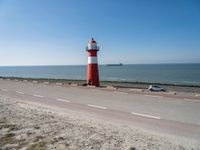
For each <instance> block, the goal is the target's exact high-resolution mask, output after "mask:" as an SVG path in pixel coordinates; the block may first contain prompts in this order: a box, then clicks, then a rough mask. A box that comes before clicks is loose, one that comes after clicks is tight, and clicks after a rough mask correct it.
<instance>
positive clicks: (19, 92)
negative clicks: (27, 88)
mask: <svg viewBox="0 0 200 150" xmlns="http://www.w3.org/2000/svg"><path fill="white" fill-rule="evenodd" d="M16 93H18V94H24V93H23V92H21V91H16Z"/></svg>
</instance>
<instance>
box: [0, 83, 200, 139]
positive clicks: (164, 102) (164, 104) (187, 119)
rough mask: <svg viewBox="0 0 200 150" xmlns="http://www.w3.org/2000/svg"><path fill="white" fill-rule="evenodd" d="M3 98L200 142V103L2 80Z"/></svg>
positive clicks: (1, 92) (0, 93)
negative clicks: (73, 112) (72, 111)
mask: <svg viewBox="0 0 200 150" xmlns="http://www.w3.org/2000/svg"><path fill="white" fill-rule="evenodd" d="M0 95H4V96H8V97H12V98H17V99H20V100H23V101H30V102H36V103H41V104H45V105H49V106H56V107H60V108H64V109H70V110H74V111H78V112H86V113H90V114H93V115H94V116H96V117H98V118H101V119H106V120H110V121H112V122H116V123H120V124H124V125H128V126H134V127H136V128H142V129H144V130H148V131H152V132H157V133H161V134H165V135H173V136H179V137H186V138H191V139H197V140H198V139H200V109H199V108H200V100H199V99H187V98H169V97H165V96H156V95H150V94H131V93H126V92H120V91H117V90H113V91H106V90H100V89H88V88H81V87H71V86H61V85H59V84H54V85H49V84H47V83H46V84H42V83H37V82H19V81H9V80H0Z"/></svg>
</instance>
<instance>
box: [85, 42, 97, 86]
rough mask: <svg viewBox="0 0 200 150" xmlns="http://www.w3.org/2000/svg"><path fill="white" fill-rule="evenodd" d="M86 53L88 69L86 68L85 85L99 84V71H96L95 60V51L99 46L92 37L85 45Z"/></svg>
mask: <svg viewBox="0 0 200 150" xmlns="http://www.w3.org/2000/svg"><path fill="white" fill-rule="evenodd" d="M86 51H87V53H88V68H87V69H88V70H87V85H93V86H96V87H98V86H99V71H98V61H97V52H98V51H99V47H98V46H97V42H96V41H95V40H94V39H93V38H92V39H91V40H90V41H89V42H88V46H87V47H86Z"/></svg>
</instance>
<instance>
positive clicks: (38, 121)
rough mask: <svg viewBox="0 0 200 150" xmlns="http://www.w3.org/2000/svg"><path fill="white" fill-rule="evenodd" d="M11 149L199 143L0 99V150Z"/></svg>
mask: <svg viewBox="0 0 200 150" xmlns="http://www.w3.org/2000/svg"><path fill="white" fill-rule="evenodd" d="M8 149H17V150H18V149H21V150H43V149H44V150H45V149H48V150H55V149H57V150H66V149H69V150H77V149H81V150H90V149H95V150H96V149H102V150H126V149H127V150H135V149H136V150H140V149H141V150H142V149H148V150H156V149H162V150H163V149H164V150H165V149H166V150H168V149H170V150H185V149H188V150H189V149H191V150H192V149H195V150H200V143H198V141H189V140H188V139H180V138H179V139H177V138H175V137H165V136H163V135H162V136H161V135H156V134H153V133H149V132H146V131H142V130H138V129H134V128H132V127H128V126H122V125H119V124H113V123H111V122H108V121H105V120H100V119H97V118H96V119H95V116H92V115H90V114H80V113H78V112H73V111H68V110H65V111H62V109H58V108H52V107H47V106H44V105H39V104H35V103H27V102H24V101H20V100H18V99H14V98H10V97H6V96H3V95H0V150H8Z"/></svg>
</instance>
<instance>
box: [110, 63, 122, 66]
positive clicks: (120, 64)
mask: <svg viewBox="0 0 200 150" xmlns="http://www.w3.org/2000/svg"><path fill="white" fill-rule="evenodd" d="M106 66H123V64H122V63H119V64H106Z"/></svg>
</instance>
